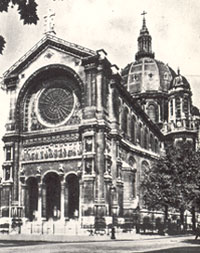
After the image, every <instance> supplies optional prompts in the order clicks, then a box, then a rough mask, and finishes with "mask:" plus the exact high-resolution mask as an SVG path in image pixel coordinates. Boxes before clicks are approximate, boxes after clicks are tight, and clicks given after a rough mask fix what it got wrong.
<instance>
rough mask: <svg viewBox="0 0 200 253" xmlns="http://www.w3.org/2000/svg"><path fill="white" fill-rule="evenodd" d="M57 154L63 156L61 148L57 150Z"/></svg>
mask: <svg viewBox="0 0 200 253" xmlns="http://www.w3.org/2000/svg"><path fill="white" fill-rule="evenodd" d="M58 156H59V158H62V157H63V152H62V148H60V149H59V151H58Z"/></svg>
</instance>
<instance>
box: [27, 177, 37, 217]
mask: <svg viewBox="0 0 200 253" xmlns="http://www.w3.org/2000/svg"><path fill="white" fill-rule="evenodd" d="M27 189H28V196H27V200H28V201H27V202H28V203H27V206H26V216H27V217H28V218H29V219H30V220H31V221H32V220H33V218H34V211H36V210H37V209H38V183H37V179H36V178H34V177H31V178H29V179H28V180H27Z"/></svg>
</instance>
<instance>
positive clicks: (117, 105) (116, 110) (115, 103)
mask: <svg viewBox="0 0 200 253" xmlns="http://www.w3.org/2000/svg"><path fill="white" fill-rule="evenodd" d="M120 106H121V103H120V100H119V97H118V93H117V92H116V91H114V94H113V110H114V114H115V117H116V119H117V121H118V122H119V114H120V110H119V108H120Z"/></svg>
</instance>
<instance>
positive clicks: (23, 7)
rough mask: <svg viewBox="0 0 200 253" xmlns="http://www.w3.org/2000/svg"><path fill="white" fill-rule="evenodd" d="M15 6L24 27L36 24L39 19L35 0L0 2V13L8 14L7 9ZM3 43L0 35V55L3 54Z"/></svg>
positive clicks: (3, 0)
mask: <svg viewBox="0 0 200 253" xmlns="http://www.w3.org/2000/svg"><path fill="white" fill-rule="evenodd" d="M15 5H16V6H17V9H18V13H19V15H20V19H21V20H23V23H24V25H27V24H28V25H30V24H35V25H36V24H37V21H38V20H39V18H38V16H37V3H36V2H35V0H1V1H0V12H4V11H5V12H8V10H9V7H10V6H11V8H13V7H14V6H15ZM5 43H6V42H5V39H4V38H3V37H2V36H1V35H0V54H2V52H3V49H4V47H5Z"/></svg>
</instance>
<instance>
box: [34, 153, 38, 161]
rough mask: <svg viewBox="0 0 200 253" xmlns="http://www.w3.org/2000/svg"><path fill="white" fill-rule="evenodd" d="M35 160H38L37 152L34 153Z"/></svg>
mask: <svg viewBox="0 0 200 253" xmlns="http://www.w3.org/2000/svg"><path fill="white" fill-rule="evenodd" d="M35 160H38V152H37V151H36V152H35Z"/></svg>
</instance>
